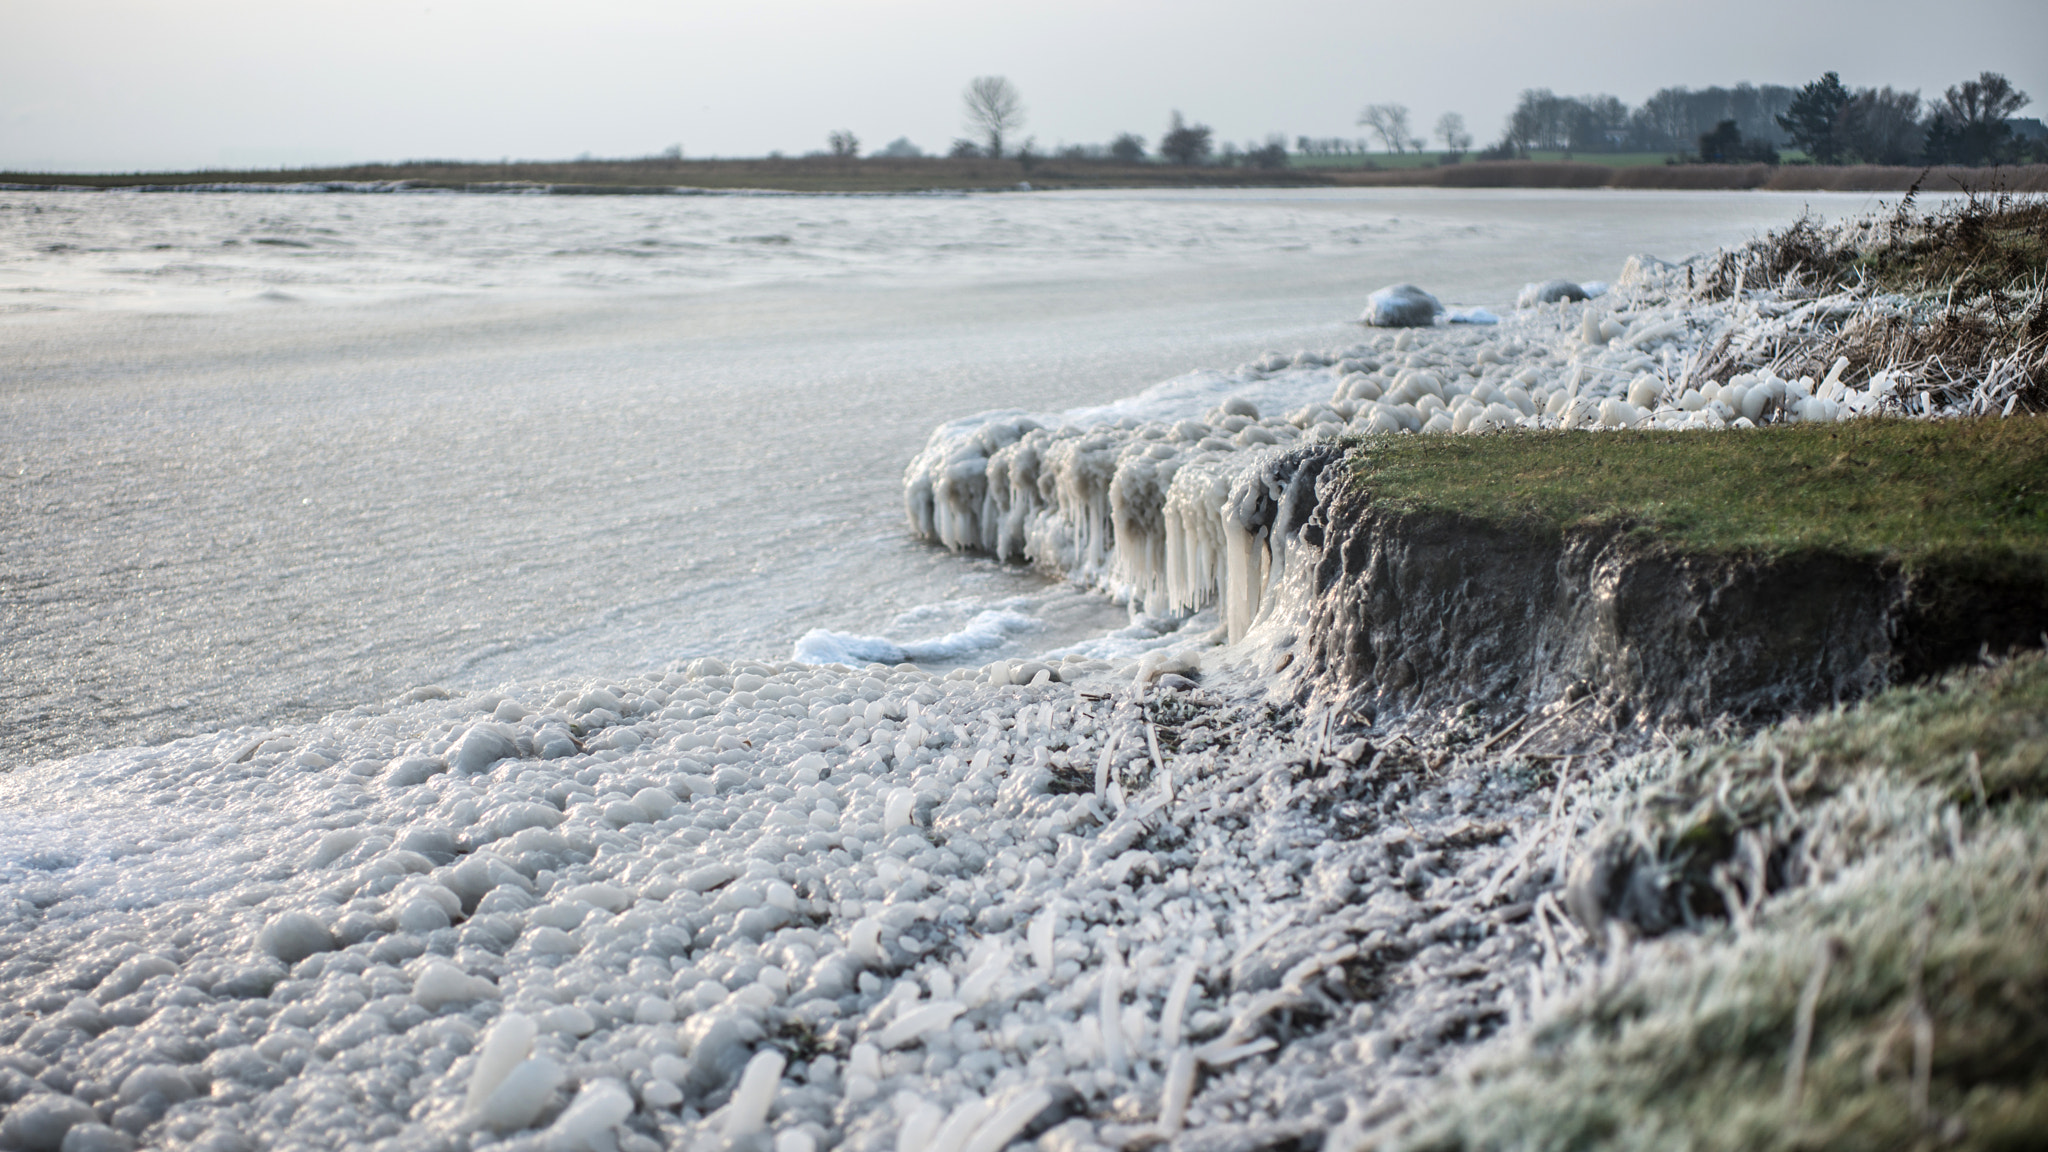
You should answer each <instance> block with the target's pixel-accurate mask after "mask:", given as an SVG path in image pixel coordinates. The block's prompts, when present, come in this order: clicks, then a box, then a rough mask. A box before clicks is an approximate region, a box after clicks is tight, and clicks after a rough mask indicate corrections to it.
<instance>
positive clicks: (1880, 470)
mask: <svg viewBox="0 0 2048 1152" xmlns="http://www.w3.org/2000/svg"><path fill="white" fill-rule="evenodd" d="M1353 468H1354V475H1355V478H1356V482H1357V483H1358V484H1360V485H1362V486H1364V487H1365V488H1366V489H1368V490H1369V491H1370V492H1371V493H1372V495H1373V497H1374V499H1375V500H1376V501H1380V502H1385V503H1388V504H1391V505H1394V506H1396V507H1400V508H1403V509H1410V510H1440V511H1449V512H1454V513H1457V514H1459V515H1462V516H1467V517H1471V518H1474V519H1478V520H1482V521H1488V522H1495V523H1504V524H1514V525H1519V526H1533V527H1535V528H1537V529H1539V530H1543V531H1550V532H1560V531H1563V530H1565V529H1567V528H1571V527H1576V526H1582V525H1589V524H1614V525H1624V526H1629V527H1632V528H1634V529H1635V530H1637V531H1641V532H1644V533H1650V534H1654V535H1655V536H1657V537H1659V538H1660V539H1663V540H1667V541H1669V542H1670V543H1671V545H1672V546H1674V547H1678V548H1685V549H1695V550H1701V551H1711V552H1721V553H1730V552H1748V553H1761V554H1773V555H1775V554H1785V553H1790V552H1795V551H1809V550H1810V551H1826V552H1834V553H1840V554H1844V555H1849V556H1856V557H1871V558H1877V559H1882V560H1885V561H1889V562H1893V563H1897V564H1899V565H1900V566H1901V567H1903V568H1905V569H1907V570H1914V569H1938V570H1941V571H1944V572H1954V573H1968V574H1972V575H1985V576H1993V577H1998V578H2006V577H2014V576H2029V577H2032V578H2035V579H2038V580H2039V581H2040V582H2042V583H2043V586H2044V590H2048V418H2043V417H2019V416H2015V417H2012V418H2009V419H2003V420H2001V419H1996V418H1987V419H1982V420H1965V421H1938V422H1930V421H1909V420H1864V421H1851V422H1848V423H1840V424H1832V423H1831V424H1813V425H1794V426H1790V427H1773V428H1767V429H1759V430H1756V431H1753V432H1741V433H1727V434H1721V435H1700V434H1697V433H1691V432H1614V433H1604V434H1598V435H1588V434H1586V433H1582V432H1523V433H1518V434H1515V435H1505V436H1480V437H1464V436H1412V437H1411V436H1401V437H1376V438H1374V439H1373V440H1372V441H1371V442H1370V448H1369V449H1366V450H1361V451H1358V452H1356V453H1354V455H1353Z"/></svg>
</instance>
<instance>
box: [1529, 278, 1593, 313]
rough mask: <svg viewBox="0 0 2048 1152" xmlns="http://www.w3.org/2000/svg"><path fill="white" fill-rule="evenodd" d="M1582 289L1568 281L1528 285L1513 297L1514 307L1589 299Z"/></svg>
mask: <svg viewBox="0 0 2048 1152" xmlns="http://www.w3.org/2000/svg"><path fill="white" fill-rule="evenodd" d="M1590 295H1591V294H1590V293H1588V292H1587V291H1586V290H1585V289H1584V288H1582V287H1580V286H1579V285H1577V284H1575V283H1573V282H1572V281H1570V280H1545V281H1543V282H1542V283H1541V284H1530V285H1528V286H1526V287H1524V288H1523V289H1522V293H1521V295H1519V296H1517V297H1515V307H1517V308H1533V307H1535V306H1536V305H1538V304H1556V303H1558V302H1559V301H1561V300H1562V301H1572V302H1577V301H1580V300H1585V299H1588V298H1590Z"/></svg>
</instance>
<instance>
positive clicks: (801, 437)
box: [0, 189, 1877, 766]
mask: <svg viewBox="0 0 2048 1152" xmlns="http://www.w3.org/2000/svg"><path fill="white" fill-rule="evenodd" d="M1876 205H1877V201H1876V199H1875V198H1873V197H1868V196H1863V195H1809V194H1801V195H1796V196H1795V195H1781V194H1767V193H1726V194H1721V193H1674V194H1659V193H1614V192H1605V191H1589V192H1569V191H1555V192H1552V191H1513V192H1507V191H1503V192H1487V191H1446V190H1433V189H1432V190H1353V191H1342V192H1337V191H1289V192H1272V191H1202V192H1174V193H1162V192H1090V193H1030V194H988V195H968V196H890V197H879V196H877V197H869V196H861V197H813V196H783V195H773V196H769V195H762V196H674V197H547V196H462V195H428V194H400V195H367V194H325V195H290V194H275V195H258V194H233V193H189V194H184V193H181V194H140V193H75V192H48V193H45V192H0V416H4V420H0V733H4V734H5V739H4V741H0V766H19V765H22V764H26V763H31V762H34V761H38V760H42V759H47V758H50V757H56V756H66V755H71V754H75V753H79V752H83V751H86V750H89V749H95V748H106V747H116V746H126V745H136V744H153V743H159V742H162V741H166V740H169V739H173V738H176V737H179V736H184V735H189V734H193V733H199V732H205V731H209V730H213V729H217V728H222V727H229V726H234V725H241V724H259V725H273V724H284V723H289V722H294V721H301V720H307V719H311V718H314V717H318V716H320V715H324V714H327V713H329V712H332V711H335V710H339V709H346V708H348V707H351V706H353V705H356V704H360V703H365V702H374V701H382V700H388V699H390V698H392V697H393V696H395V695H397V694H399V693H401V692H404V691H405V690H407V689H409V688H411V687H413V686H416V685H422V684H429V683H432V684H440V685H443V686H445V687H448V688H450V689H451V690H457V691H462V690H477V689H484V688H489V687H492V686H494V685H498V684H501V683H505V682H508V681H514V680H517V681H524V682H532V681H535V680H539V679H545V678H552V677H556V676H577V675H583V676H588V675H597V674H623V673H627V672H635V671H646V670H657V669H661V668H665V667H668V666H671V665H674V664H676V663H677V662H679V661H682V660H686V659H689V658H692V657H695V656H700V655H707V654H710V655H721V656H727V657H730V656H736V655H747V656H774V657H786V656H787V655H788V653H789V652H790V650H791V646H792V644H793V643H794V642H795V641H796V640H797V639H798V638H799V637H801V636H803V635H804V634H805V633H806V632H808V631H809V630H811V629H813V628H828V629H833V630H839V631H845V632H850V633H856V634H865V635H879V636H886V637H889V638H891V639H894V640H898V641H914V640H919V639H924V638H929V637H933V636H940V635H945V634H947V633H952V632H957V631H958V630H960V629H961V628H963V627H965V626H966V625H968V624H969V623H970V622H971V621H972V620H973V619H974V618H975V617H977V616H978V615H980V614H982V613H984V612H987V611H990V610H1003V611H1005V612H1007V613H1009V614H1010V615H1008V616H1006V617H1004V619H1006V620H1009V621H1011V623H1012V625H1013V627H1012V628H1011V630H1010V631H1008V632H1007V633H1003V634H1000V635H998V636H996V637H994V638H995V639H1000V640H1001V641H1002V643H1001V645H1000V646H998V647H990V648H986V649H982V650H979V651H975V652H972V653H962V654H961V656H960V659H961V660H963V661H971V662H974V663H980V662H984V661H987V660H989V659H993V658H996V657H999V656H1013V655H1018V654H1022V653H1025V652H1029V651H1035V650H1043V649H1046V648H1050V647H1054V646H1057V645H1060V644H1064V643H1069V642H1072V641H1073V640H1075V639H1078V638H1080V637H1083V636H1085V635H1088V634H1090V633H1092V632H1096V631H1100V630H1103V629H1107V628H1111V627H1115V626H1117V625H1119V624H1121V623H1123V613H1122V610H1121V609H1117V608H1115V607H1113V606H1112V605H1110V604H1108V603H1107V602H1106V601H1104V600H1102V599H1101V598H1099V597H1095V596H1092V595H1084V594H1081V593H1078V592H1073V591H1070V590H1066V589H1063V588H1061V587H1059V586H1056V585H1054V584H1051V583H1049V582H1047V581H1045V580H1043V579H1041V578H1039V577H1037V576H1035V575H1034V574H1033V573H1031V572H1030V571H1028V570H1025V569H1020V568H1015V567H1003V566H999V565H996V564H994V563H992V562H989V561H985V560H976V559H971V558H963V557H959V556H955V555H952V554H949V553H946V552H943V551H939V550H936V549H933V548H930V547H926V546H924V545H921V544H918V543H915V542H914V541H912V540H911V539H910V537H909V535H908V533H907V532H906V530H905V527H904V516H903V511H902V498H901V478H902V474H903V468H904V465H905V463H906V462H907V461H908V460H909V459H910V458H911V456H912V455H913V454H915V453H916V451H917V450H918V449H919V447H920V446H921V445H922V444H923V443H924V440H925V437H926V435H927V434H928V433H929V431H930V430H931V429H932V428H933V427H934V426H935V425H936V424H938V423H940V422H941V421H944V420H948V419H952V418H955V417H958V416H962V415H966V414H969V413H972V412H975V411H978V410H982V409H987V408H996V407H1021V408H1027V409H1033V410H1059V409H1064V408H1068V407H1072V406H1077V405H1088V404H1100V403H1103V402H1106V401H1109V400H1112V399H1115V398H1117V397H1119V396H1124V395H1127V394H1129V393H1132V392H1134V391H1136V390H1138V389H1140V388H1142V387H1144V386H1146V385H1148V384H1151V383H1154V382H1156V381H1159V380H1163V379H1167V378H1169V377H1173V376H1176V375H1178V374H1181V373H1184V372H1188V371H1190V370H1194V369H1199V368H1205V367H1228V366H1230V365H1234V364H1237V363H1240V362H1242V361H1245V360H1248V359H1250V358H1252V357H1255V356H1257V355H1260V354H1262V353H1264V352H1267V351H1270V350H1278V351H1282V352H1291V351H1293V350H1295V349H1297V348H1322V347H1334V346H1341V345H1345V344H1348V343H1351V342H1352V341H1353V340H1354V339H1355V338H1356V335H1357V331H1358V330H1357V328H1356V327H1355V326H1354V325H1353V324H1352V323H1351V321H1352V320H1353V318H1354V317H1356V315H1357V314H1358V312H1359V309H1360V308H1361V306H1362V305H1363V303H1364V299H1365V296H1366V294H1367V293H1369V292H1370V291H1372V290H1373V289H1374V288H1377V287H1379V286H1381V285H1384V284H1387V283H1390V282H1394V281H1402V280H1406V281H1413V282H1416V283H1418V284H1421V285H1423V286H1425V287H1427V288H1429V289H1431V290H1432V291H1434V292H1436V293H1437V294H1438V295H1440V296H1442V297H1443V298H1444V299H1445V300H1446V302H1448V303H1453V304H1461V305H1475V306H1485V307H1489V308H1492V309H1494V310H1496V311H1505V310H1506V309H1507V308H1508V307H1509V306H1510V305H1511V304H1512V302H1513V299H1514V296H1515V293H1516V292H1517V290H1518V289H1519V288H1520V287H1521V286H1522V285H1523V284H1524V283H1526V282H1528V281H1532V280H1541V279H1547V278H1550V277H1552V276H1566V277H1572V278H1579V279H1611V278H1612V277H1613V276H1614V274H1615V273H1616V272H1617V271H1618V270H1619V269H1620V266H1621V264H1622V262H1623V261H1624V260H1625V259H1626V258H1627V257H1628V256H1629V255H1630V254H1632V253H1636V252H1649V253H1654V254H1657V255H1660V256H1664V257H1667V258H1678V257H1683V256H1685V255H1688V254H1690V253H1693V252H1697V251H1701V250H1705V249H1710V248H1713V247H1715V246H1718V245H1722V244H1727V243H1732V242H1738V241H1740V240H1743V239H1745V238H1747V237H1749V236H1751V235H1753V234H1755V233H1757V232H1759V231H1761V230H1764V229H1766V228H1770V227H1775V226H1781V225H1784V224H1786V223H1789V222H1790V221H1792V220H1793V219H1795V218H1796V217H1797V216H1799V215H1800V213H1801V212H1803V211H1809V210H1810V211H1812V212H1814V213H1815V214H1818V215H1822V216H1826V217H1838V216H1843V215H1849V214H1854V213H1856V212H1860V211H1863V210H1866V209H1869V208H1873V207H1875V206H1876Z"/></svg>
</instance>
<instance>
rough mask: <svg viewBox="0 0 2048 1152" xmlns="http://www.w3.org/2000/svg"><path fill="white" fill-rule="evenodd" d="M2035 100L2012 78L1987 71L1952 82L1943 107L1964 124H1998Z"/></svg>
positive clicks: (1944, 94)
mask: <svg viewBox="0 0 2048 1152" xmlns="http://www.w3.org/2000/svg"><path fill="white" fill-rule="evenodd" d="M2032 102H2033V101H2032V100H2031V98H2029V97H2028V96H2027V94H2026V93H2025V92H2022V91H2020V90H2019V89H2017V88H2014V87H2013V86H2012V81H2010V80H2007V79H2006V78H2005V77H2003V76H2001V75H1999V74H1998V73H1996V72H1986V73H1983V74H1982V75H1980V76H1978V77H1977V78H1976V79H1975V80H1965V81H1963V82H1962V83H1961V84H1956V85H1952V86H1951V87H1950V88H1949V90H1948V91H1947V92H1946V93H1943V95H1942V98H1941V108H1940V110H1941V111H1943V112H1946V113H1947V114H1948V115H1949V116H1950V117H1952V118H1954V119H1955V120H1956V121H1957V122H1958V123H1961V124H1996V123H1999V122H2001V121H2003V120H2004V119H2005V118H2006V117H2008V116H2010V115H2012V114H2013V113H2015V112H2017V111H2019V110H2020V109H2022V108H2025V107H2026V106H2027V105H2028V104H2030V103H2032Z"/></svg>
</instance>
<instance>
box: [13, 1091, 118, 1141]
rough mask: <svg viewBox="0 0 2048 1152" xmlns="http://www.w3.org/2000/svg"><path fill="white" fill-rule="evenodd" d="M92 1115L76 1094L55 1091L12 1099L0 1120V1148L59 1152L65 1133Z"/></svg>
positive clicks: (87, 1121) (88, 1106)
mask: <svg viewBox="0 0 2048 1152" xmlns="http://www.w3.org/2000/svg"><path fill="white" fill-rule="evenodd" d="M95 1119H97V1117H95V1116H94V1115H93V1111H92V1106H91V1105H89V1104H87V1103H86V1102H85V1101H83V1100H79V1099H76V1098H75V1097H71V1096H64V1095H60V1094H58V1093H54V1092H49V1093H41V1094H38V1095H34V1096H30V1097H28V1098H26V1099H24V1100H20V1101H17V1102H15V1103H14V1104H13V1105H12V1106H10V1107H9V1108H8V1109H7V1118H6V1119H5V1120H0V1148H10V1149H20V1150H21V1152H61V1149H62V1147H63V1144H64V1137H65V1135H66V1134H67V1133H69V1132H70V1131H71V1130H72V1129H73V1128H75V1127H77V1126H78V1125H80V1124H87V1123H91V1122H92V1121H94V1120H95Z"/></svg>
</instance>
